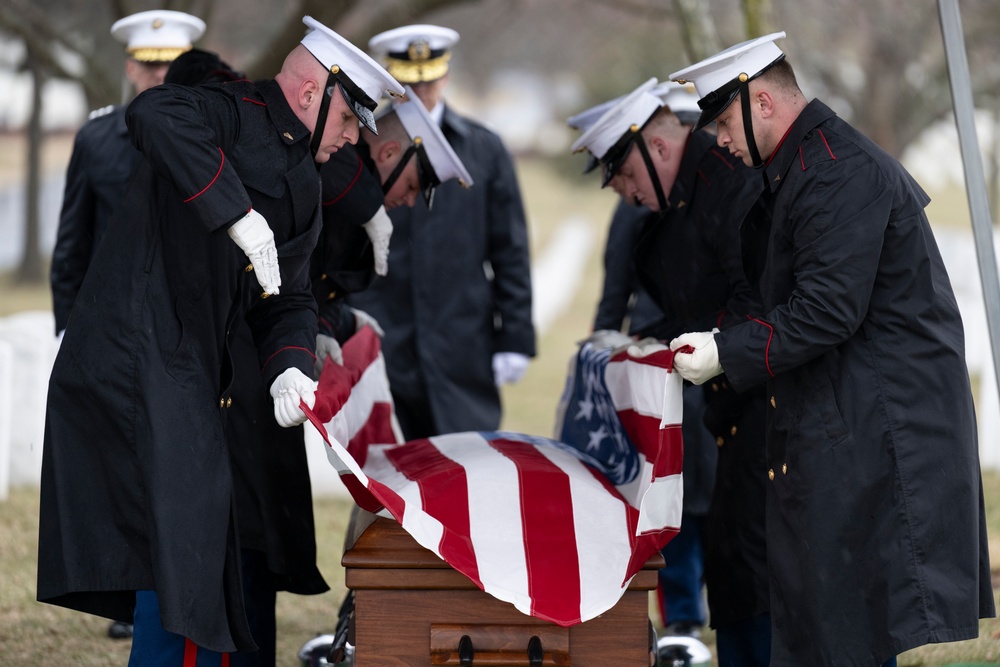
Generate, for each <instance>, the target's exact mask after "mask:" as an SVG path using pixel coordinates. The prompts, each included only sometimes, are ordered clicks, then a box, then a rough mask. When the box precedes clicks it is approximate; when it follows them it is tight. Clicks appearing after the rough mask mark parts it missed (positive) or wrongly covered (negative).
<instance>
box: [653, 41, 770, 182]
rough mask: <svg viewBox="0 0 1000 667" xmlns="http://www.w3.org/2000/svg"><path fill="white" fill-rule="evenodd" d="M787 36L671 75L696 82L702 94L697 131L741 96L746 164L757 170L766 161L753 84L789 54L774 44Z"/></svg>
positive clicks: (745, 45) (736, 48)
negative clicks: (759, 145)
mask: <svg viewBox="0 0 1000 667" xmlns="http://www.w3.org/2000/svg"><path fill="white" fill-rule="evenodd" d="M784 36H785V33H783V32H775V33H771V34H770V35H765V36H763V37H758V38H756V39H751V40H747V41H746V42H743V43H742V44H737V45H736V46H732V47H730V48H728V49H726V50H725V51H722V52H721V53H718V54H716V55H714V56H712V57H710V58H706V59H705V60H703V61H701V62H700V63H698V64H696V65H692V66H691V67H687V68H685V69H682V70H680V71H677V72H674V73H673V74H671V75H670V78H671V80H673V81H679V82H688V81H690V82H692V83H694V85H695V88H697V89H698V94H699V95H701V99H699V100H698V106H699V107H701V110H702V112H701V117H700V118H699V119H698V122H697V123H696V124H695V129H696V130H697V129H700V128H702V127H704V126H705V125H707V124H708V123H711V122H712V121H714V120H715V119H716V118H718V116H719V114H721V113H722V112H723V111H725V110H726V109H727V108H728V107H729V105H730V104H732V103H733V100H735V99H736V97H737V96H739V97H740V104H741V105H742V113H743V129H744V131H745V132H746V137H747V144H746V147H747V150H746V152H747V154H746V156H745V157H744V162H747V163H748V164H751V165H753V166H754V167H759V166H760V165H761V164H762V158H761V154H760V151H759V150H758V148H757V141H756V139H755V138H754V132H753V118H752V114H751V112H750V108H751V104H752V103H751V95H750V82H751V81H753V80H754V79H756V78H757V77H759V76H760V75H762V74H763V73H764V72H766V71H768V70H769V69H770V68H772V67H774V66H775V65H777V64H778V63H780V62H781V61H782V60H784V59H785V54H784V53H782V52H781V49H779V48H778V47H777V45H776V44H775V43H774V40H776V39H781V38H783V37H784Z"/></svg>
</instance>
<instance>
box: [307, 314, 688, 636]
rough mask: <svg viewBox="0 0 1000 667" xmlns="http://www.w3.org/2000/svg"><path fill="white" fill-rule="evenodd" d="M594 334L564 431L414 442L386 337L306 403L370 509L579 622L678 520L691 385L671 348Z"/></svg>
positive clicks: (366, 336)
mask: <svg viewBox="0 0 1000 667" xmlns="http://www.w3.org/2000/svg"><path fill="white" fill-rule="evenodd" d="M649 350H650V348H645V349H642V347H641V346H638V347H637V346H635V345H633V346H631V347H623V348H621V349H617V350H611V349H609V348H608V346H607V344H606V343H602V342H601V341H596V340H593V341H588V342H585V343H584V344H583V345H582V346H581V349H580V351H579V353H578V354H577V355H576V361H575V362H574V363H573V364H572V365H571V372H570V374H569V378H568V381H567V387H566V391H565V393H564V396H563V400H562V401H561V406H560V415H559V416H558V417H557V422H558V423H559V430H558V432H557V433H558V436H559V438H560V440H553V439H549V438H544V437H538V436H531V435H524V434H521V433H511V432H504V431H490V432H467V433H453V434H448V435H442V436H436V437H432V438H426V439H421V440H412V441H409V442H402V438H401V437H400V431H399V427H398V424H397V423H396V419H395V416H394V415H393V412H392V398H391V395H390V393H389V386H388V380H387V376H386V372H385V363H384V361H383V358H382V356H381V352H380V350H379V339H378V337H377V336H376V335H375V334H374V332H372V331H371V330H370V329H368V328H364V329H362V330H361V331H359V332H358V333H357V334H355V336H354V337H352V338H351V340H349V341H348V342H347V343H346V344H345V345H344V346H343V354H344V365H343V366H339V365H337V364H333V363H328V364H324V366H323V374H322V377H321V379H320V383H319V389H318V391H317V394H316V403H315V405H314V407H313V409H312V410H308V409H306V414H307V415H308V417H309V420H310V422H312V424H313V425H314V426H316V428H317V429H318V430H319V431H320V434H321V435H322V436H323V439H324V440H325V441H326V444H327V458H328V459H329V461H330V463H331V465H333V466H334V468H336V470H337V472H338V473H339V474H340V476H341V479H342V481H343V482H344V484H345V485H346V487H347V488H348V490H349V491H350V493H351V495H352V496H353V497H354V500H355V502H357V503H358V505H360V506H361V507H362V508H364V509H367V510H369V511H372V512H379V513H381V514H385V513H388V514H389V515H391V516H392V517H394V518H395V519H396V520H397V521H398V522H399V523H400V524H401V525H402V526H403V528H404V529H405V530H407V531H408V532H409V533H410V534H411V535H412V536H413V537H414V539H415V540H416V541H417V542H418V543H419V544H421V545H422V546H424V547H426V548H427V549H430V550H431V551H433V552H434V553H435V554H437V555H438V556H440V557H441V558H442V559H444V560H445V561H446V562H447V563H448V564H450V565H451V566H452V567H453V568H455V569H456V570H458V571H459V572H462V573H463V574H464V575H466V576H467V577H469V579H471V580H472V581H473V582H474V583H475V584H476V585H477V586H479V587H480V588H482V589H483V590H485V591H486V592H487V593H489V594H491V595H493V596H494V597H496V598H498V599H500V600H504V601H506V602H510V603H511V604H513V605H514V606H515V607H516V608H517V609H518V610H520V611H521V612H523V613H525V614H530V615H532V616H535V617H538V618H542V619H546V620H549V621H552V622H554V623H557V624H559V625H562V626H570V625H574V624H576V623H580V622H582V621H586V620H588V619H591V618H594V617H595V616H597V615H599V614H601V613H603V612H604V611H607V610H608V609H610V608H611V607H613V606H614V605H615V603H617V602H618V600H619V599H620V598H621V596H622V594H623V593H624V591H625V588H626V587H627V586H628V583H629V581H631V579H632V577H633V576H634V575H635V574H636V573H637V572H638V571H639V570H640V569H641V568H642V566H643V564H644V563H645V562H646V561H647V560H648V559H649V558H650V557H651V556H652V555H653V554H654V553H655V552H656V551H658V550H659V549H660V548H662V547H663V546H664V545H665V544H666V543H667V542H668V541H669V540H670V538H672V537H673V536H674V535H675V534H677V531H678V530H679V527H680V521H681V504H682V494H683V484H682V481H681V459H682V450H683V444H682V441H681V428H680V423H681V409H682V408H681V401H682V399H681V388H682V387H681V384H682V380H681V378H680V376H679V375H678V374H676V373H672V372H671V366H672V361H673V353H672V352H671V351H670V350H669V349H664V348H663V347H662V346H657V347H656V348H653V350H654V351H652V352H650V351H649Z"/></svg>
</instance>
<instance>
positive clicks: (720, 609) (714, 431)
mask: <svg viewBox="0 0 1000 667" xmlns="http://www.w3.org/2000/svg"><path fill="white" fill-rule="evenodd" d="M760 190H761V183H760V179H759V177H758V175H757V173H756V172H754V171H753V170H751V169H748V168H746V167H745V166H744V165H743V163H742V162H741V161H740V160H738V159H736V158H734V157H732V156H731V155H729V154H728V153H727V152H726V151H723V150H721V149H719V148H718V147H717V146H716V145H715V137H714V136H713V135H712V134H710V133H708V132H705V131H699V132H695V133H693V134H692V135H691V137H690V139H689V140H688V143H687V145H686V146H685V148H684V154H683V157H682V158H681V162H680V166H679V168H678V172H677V177H676V179H675V180H674V185H673V187H672V188H671V190H670V192H669V193H668V198H667V201H668V203H669V208H668V209H667V211H665V212H664V213H663V214H662V215H658V216H651V217H649V218H648V219H647V220H646V222H645V225H644V226H643V229H642V233H641V234H640V236H639V239H638V242H637V244H636V248H635V264H636V274H637V276H638V278H639V281H640V283H641V284H642V285H643V286H644V287H645V288H646V291H647V292H648V293H649V294H650V296H651V297H652V299H653V301H654V302H656V303H657V304H658V305H659V306H660V309H661V310H662V311H663V312H664V313H665V314H666V316H665V319H664V320H663V321H662V322H661V323H660V326H659V327H658V330H657V333H656V335H657V337H658V338H660V339H662V340H666V341H669V340H671V339H672V338H674V337H676V336H678V335H680V334H681V333H684V332H685V331H704V330H710V329H712V328H714V327H719V328H720V329H726V328H728V327H731V326H734V325H736V324H738V323H741V322H743V321H745V320H746V318H747V317H748V316H749V315H751V314H754V313H757V312H759V310H760V302H759V297H758V296H757V295H756V293H755V292H754V291H753V290H752V289H751V287H750V285H749V284H748V283H747V280H746V277H745V274H744V271H743V263H742V259H741V256H740V243H739V225H740V221H741V219H742V215H741V212H743V211H745V210H746V209H748V208H749V207H750V206H751V204H752V203H753V201H754V200H755V198H756V197H757V195H758V194H759V192H760ZM692 389H693V388H692ZM688 390H689V389H688V388H685V391H688ZM704 397H705V401H704V405H705V412H704V414H697V415H689V414H685V416H684V425H685V430H684V459H685V460H684V477H685V480H684V494H685V499H684V504H685V511H687V509H686V508H687V507H688V504H689V499H688V494H689V493H691V494H694V495H695V498H696V499H698V500H695V501H694V502H695V503H698V502H699V501H700V502H701V503H704V504H705V505H709V502H710V503H711V504H710V505H709V506H708V508H707V509H708V516H709V521H708V522H707V523H706V540H705V541H706V544H705V583H706V584H707V590H708V602H709V612H710V614H711V617H710V618H711V624H712V626H713V627H720V626H724V625H727V624H730V623H733V622H735V621H739V620H743V619H748V618H751V617H753V616H756V615H759V614H763V613H766V612H767V610H768V604H769V601H768V592H767V558H766V550H765V545H764V505H765V494H766V489H765V486H764V482H763V475H764V471H765V470H766V465H765V460H764V420H765V411H764V400H763V390H762V388H759V387H756V388H754V387H751V388H747V389H746V390H745V391H743V392H742V393H738V392H736V391H734V390H733V388H732V387H731V386H730V385H729V384H728V383H727V382H726V379H725V377H720V378H716V379H715V380H714V381H713V382H712V383H710V384H709V385H708V386H707V387H705V394H704ZM691 418H694V419H695V420H697V424H691V423H690V420H691ZM702 422H704V425H705V426H706V427H707V429H708V431H709V433H710V434H711V438H709V440H708V443H707V447H708V448H711V450H715V451H711V450H709V451H707V452H706V451H705V449H706V444H705V443H704V440H705V439H704V438H703V437H699V436H700V434H699V433H694V432H693V429H694V427H695V426H696V425H697V426H701V425H702ZM713 441H714V442H713ZM716 453H717V455H718V459H717V460H716V456H715V455H716ZM692 456H693V457H698V458H699V459H700V460H701V461H702V463H701V465H692V464H691V463H690V462H689V459H690V458H691V457H692ZM709 464H711V466H712V467H711V468H708V467H707V466H708V465H709ZM699 472H700V476H699V477H695V478H694V479H692V480H689V479H688V477H689V475H691V474H698V473H699ZM706 489H707V490H708V492H707V494H706ZM702 498H704V500H701V499H702Z"/></svg>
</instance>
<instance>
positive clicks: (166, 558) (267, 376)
mask: <svg viewBox="0 0 1000 667" xmlns="http://www.w3.org/2000/svg"><path fill="white" fill-rule="evenodd" d="M127 120H128V124H129V132H130V136H131V139H132V141H133V143H134V144H135V145H136V146H137V148H138V149H139V150H140V152H142V153H143V155H144V156H145V161H144V162H143V163H142V164H141V165H140V167H139V169H138V170H137V172H136V175H135V176H134V177H133V180H132V181H131V182H130V185H129V188H128V190H127V192H126V195H125V198H124V200H123V202H122V204H121V206H120V207H119V209H118V210H117V212H116V214H115V217H114V219H113V221H112V224H111V226H110V227H109V229H108V231H107V233H106V234H105V237H104V241H103V242H102V243H101V246H100V248H99V249H98V252H97V254H96V255H95V257H94V261H93V263H92V264H91V267H90V270H89V271H88V272H87V277H86V279H85V280H84V284H83V286H82V288H81V291H80V297H79V299H78V301H77V304H76V306H74V309H73V312H72V314H71V316H70V323H71V324H70V326H69V327H68V328H67V330H66V336H65V339H64V340H63V343H62V346H61V348H60V350H59V354H58V356H57V358H56V361H55V365H54V367H53V370H52V376H51V379H50V383H49V396H48V403H47V411H46V428H45V442H44V451H43V460H42V482H41V485H42V486H41V508H40V526H39V562H38V597H39V599H40V600H42V601H45V602H51V603H54V604H60V605H64V606H67V607H71V608H74V609H78V610H81V611H86V612H89V613H94V614H99V615H103V616H108V617H110V618H117V619H121V620H130V619H131V613H132V607H133V605H134V601H135V597H134V592H135V591H136V590H143V589H153V590H156V591H157V593H158V595H159V601H160V613H161V619H162V622H163V626H164V628H166V629H167V630H168V631H171V632H175V633H178V634H181V635H183V636H186V637H189V638H191V639H192V640H193V641H194V642H195V643H197V644H198V645H200V646H204V647H206V648H209V649H212V650H216V651H226V652H228V651H233V650H236V649H240V650H250V649H253V648H254V644H253V641H252V639H251V638H250V636H249V633H248V630H247V623H246V618H245V613H244V610H243V606H242V594H241V582H240V571H239V554H238V547H239V544H238V540H237V533H236V528H235V521H234V503H233V482H232V474H231V463H230V457H229V453H228V450H229V449H230V448H231V447H238V446H239V443H238V442H235V441H233V440H232V439H231V438H229V437H227V435H228V431H229V428H230V419H231V418H230V416H229V413H230V409H231V407H232V398H233V397H232V395H231V386H232V382H233V369H232V360H231V356H230V352H229V345H230V332H231V330H232V326H233V323H234V322H235V321H237V320H238V319H240V318H245V319H246V321H247V323H248V324H249V327H250V330H251V332H252V333H253V337H254V341H255V345H256V347H257V349H258V351H259V362H258V363H259V366H260V367H261V369H262V374H263V378H264V386H268V385H269V383H270V381H271V380H272V379H273V378H274V377H275V376H276V375H277V374H279V373H280V372H282V371H284V370H285V369H287V368H289V367H292V366H294V367H297V368H299V369H300V370H301V371H303V372H304V373H307V374H308V373H310V372H311V370H312V366H313V361H314V357H313V353H312V352H313V349H314V346H315V335H316V310H315V305H314V301H313V298H312V295H311V293H310V291H309V281H308V272H307V267H308V259H309V256H310V253H311V252H312V250H313V247H314V246H315V242H316V238H317V235H318V233H319V227H320V217H319V215H318V210H319V179H318V176H317V173H316V166H315V163H314V162H313V161H312V158H311V155H310V151H309V132H308V131H307V130H306V128H305V127H304V126H303V125H302V124H301V123H300V122H299V121H298V119H297V118H296V117H295V115H294V114H293V113H292V111H291V109H290V108H289V106H288V104H287V103H286V102H285V98H284V96H283V94H282V93H281V90H280V89H279V88H278V86H277V84H276V83H274V82H273V81H268V82H261V83H258V84H252V83H249V82H241V83H232V84H226V85H224V86H203V87H199V88H196V89H195V88H185V87H178V86H159V87H157V88H153V89H151V90H149V91H146V92H145V93H143V94H142V95H140V96H139V97H138V98H136V100H135V101H134V102H133V103H132V105H131V106H130V107H129V110H128V113H127ZM251 206H252V207H253V208H254V209H256V210H258V211H259V212H260V213H261V214H262V215H263V216H264V217H265V219H267V220H268V222H269V225H270V226H271V228H272V229H273V231H274V234H275V241H276V243H277V245H278V248H279V256H280V266H281V273H282V285H281V293H280V294H279V295H277V296H272V297H270V298H267V299H262V298H261V296H260V294H261V290H260V286H259V285H258V283H257V280H256V278H255V277H254V275H253V274H252V273H249V272H247V271H246V270H245V269H246V268H247V267H248V261H247V258H246V256H245V255H244V254H243V252H242V251H241V250H240V249H239V248H238V247H237V246H236V245H235V243H233V241H232V240H231V239H230V238H229V236H228V234H227V233H226V229H227V228H228V227H229V226H230V225H231V224H232V223H233V222H235V221H236V220H237V219H239V218H240V217H242V216H243V215H244V214H245V213H246V211H247V210H248V209H250V208H251Z"/></svg>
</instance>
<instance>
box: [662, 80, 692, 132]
mask: <svg viewBox="0 0 1000 667" xmlns="http://www.w3.org/2000/svg"><path fill="white" fill-rule="evenodd" d="M652 93H653V94H654V95H656V96H657V97H659V98H660V99H661V100H663V103H664V104H665V105H667V106H668V107H670V110H671V111H672V112H674V114H675V115H677V116H679V117H680V119H681V122H682V123H686V122H688V121H687V120H685V116H687V117H690V115H691V114H694V118H697V117H698V114H700V113H701V107H699V106H698V93H697V92H696V91H695V87H694V85H692V84H690V83H677V82H675V81H664V82H663V83H661V84H660V85H658V86H657V87H656V88H654V89H653V90H652ZM694 118H692V119H691V122H693V120H694Z"/></svg>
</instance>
